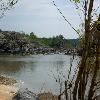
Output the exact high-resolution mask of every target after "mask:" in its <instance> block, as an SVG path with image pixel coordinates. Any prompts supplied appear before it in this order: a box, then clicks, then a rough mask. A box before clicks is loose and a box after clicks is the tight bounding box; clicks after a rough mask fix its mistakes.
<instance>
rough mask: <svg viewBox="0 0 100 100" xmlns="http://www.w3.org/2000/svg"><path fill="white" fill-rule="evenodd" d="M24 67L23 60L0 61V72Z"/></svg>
mask: <svg viewBox="0 0 100 100" xmlns="http://www.w3.org/2000/svg"><path fill="white" fill-rule="evenodd" d="M23 67H24V63H23V62H20V61H18V62H16V61H0V72H11V73H12V72H14V73H16V72H19V71H20V70H21V69H22V68H23Z"/></svg>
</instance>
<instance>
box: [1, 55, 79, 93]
mask: <svg viewBox="0 0 100 100" xmlns="http://www.w3.org/2000/svg"><path fill="white" fill-rule="evenodd" d="M71 58H72V56H68V55H63V54H54V55H30V56H29V55H28V56H0V74H1V75H6V76H10V77H13V78H15V79H16V80H18V81H19V82H20V81H21V83H22V84H21V87H27V88H29V89H30V90H31V91H35V92H39V91H41V90H45V91H52V92H54V93H56V94H57V93H58V91H59V84H58V83H57V82H56V79H55V77H56V78H57V77H58V75H59V74H58V72H61V73H63V74H64V75H65V76H66V77H67V75H68V70H69V67H70V59H71ZM78 60H79V58H78V57H75V59H74V62H73V67H72V75H73V73H74V69H75V67H76V66H77V61H78Z"/></svg>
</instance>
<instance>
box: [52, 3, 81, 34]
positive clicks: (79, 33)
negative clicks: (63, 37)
mask: <svg viewBox="0 0 100 100" xmlns="http://www.w3.org/2000/svg"><path fill="white" fill-rule="evenodd" d="M53 4H54V6H55V7H56V8H57V10H58V11H59V13H60V14H61V16H62V17H63V18H64V20H65V21H66V22H67V23H68V24H69V25H70V27H71V28H72V29H73V30H74V31H75V32H76V33H77V34H78V35H79V34H80V33H79V32H78V31H77V30H76V29H75V28H74V27H73V26H72V24H71V23H70V22H69V21H68V20H67V19H66V17H65V16H64V15H63V13H62V12H61V10H60V9H59V8H58V7H57V5H56V4H55V2H54V1H53Z"/></svg>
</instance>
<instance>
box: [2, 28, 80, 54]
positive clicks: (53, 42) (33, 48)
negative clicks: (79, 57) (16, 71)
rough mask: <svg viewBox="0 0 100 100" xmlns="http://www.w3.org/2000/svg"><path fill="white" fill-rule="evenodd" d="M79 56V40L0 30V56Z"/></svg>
mask: <svg viewBox="0 0 100 100" xmlns="http://www.w3.org/2000/svg"><path fill="white" fill-rule="evenodd" d="M60 53H63V54H66V55H67V54H68V55H70V54H79V53H80V49H79V39H65V38H64V37H63V35H58V36H54V37H51V38H40V37H37V36H36V35H35V34H34V33H33V32H31V33H30V34H25V33H24V32H15V31H2V30H0V55H30V54H60Z"/></svg>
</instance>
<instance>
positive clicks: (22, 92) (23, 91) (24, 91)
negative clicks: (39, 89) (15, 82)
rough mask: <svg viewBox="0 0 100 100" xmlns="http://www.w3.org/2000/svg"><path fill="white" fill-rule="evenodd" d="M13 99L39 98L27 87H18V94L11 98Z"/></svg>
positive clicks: (35, 99) (33, 99) (34, 99)
mask: <svg viewBox="0 0 100 100" xmlns="http://www.w3.org/2000/svg"><path fill="white" fill-rule="evenodd" d="M13 100H39V99H38V97H37V96H36V94H34V93H33V92H31V91H29V90H28V89H20V90H19V92H18V94H17V95H16V96H15V97H14V98H13Z"/></svg>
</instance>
